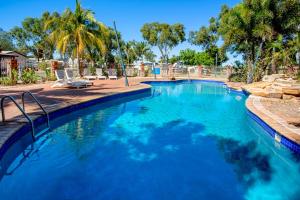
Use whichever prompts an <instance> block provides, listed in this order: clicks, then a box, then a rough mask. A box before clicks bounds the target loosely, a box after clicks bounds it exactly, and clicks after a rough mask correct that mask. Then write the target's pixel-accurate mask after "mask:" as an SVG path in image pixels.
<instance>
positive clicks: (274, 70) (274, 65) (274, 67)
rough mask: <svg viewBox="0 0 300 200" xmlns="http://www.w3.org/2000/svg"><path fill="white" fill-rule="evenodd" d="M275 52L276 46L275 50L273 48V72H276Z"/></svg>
mask: <svg viewBox="0 0 300 200" xmlns="http://www.w3.org/2000/svg"><path fill="white" fill-rule="evenodd" d="M274 54H275V48H274V47H273V50H272V74H276V63H275V58H274Z"/></svg>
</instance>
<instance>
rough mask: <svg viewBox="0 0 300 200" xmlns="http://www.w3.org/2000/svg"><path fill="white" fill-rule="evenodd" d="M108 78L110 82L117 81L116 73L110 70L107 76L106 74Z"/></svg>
mask: <svg viewBox="0 0 300 200" xmlns="http://www.w3.org/2000/svg"><path fill="white" fill-rule="evenodd" d="M108 78H109V79H110V80H112V79H114V80H117V79H118V77H117V72H116V70H113V69H110V70H109V74H108Z"/></svg>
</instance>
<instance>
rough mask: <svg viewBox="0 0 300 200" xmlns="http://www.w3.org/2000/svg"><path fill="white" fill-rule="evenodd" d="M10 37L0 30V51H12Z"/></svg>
mask: <svg viewBox="0 0 300 200" xmlns="http://www.w3.org/2000/svg"><path fill="white" fill-rule="evenodd" d="M14 48H15V47H14V44H13V41H12V37H11V35H10V34H9V33H8V32H5V31H4V30H3V29H1V28H0V49H1V50H14Z"/></svg>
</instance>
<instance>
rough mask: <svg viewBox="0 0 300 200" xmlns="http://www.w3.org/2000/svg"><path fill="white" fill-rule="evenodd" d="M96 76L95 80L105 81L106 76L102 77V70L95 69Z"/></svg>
mask: <svg viewBox="0 0 300 200" xmlns="http://www.w3.org/2000/svg"><path fill="white" fill-rule="evenodd" d="M96 74H97V78H98V79H99V80H101V79H103V80H106V76H104V75H103V70H102V69H100V68H97V69H96Z"/></svg>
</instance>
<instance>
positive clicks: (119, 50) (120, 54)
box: [114, 21, 129, 86]
mask: <svg viewBox="0 0 300 200" xmlns="http://www.w3.org/2000/svg"><path fill="white" fill-rule="evenodd" d="M114 29H115V34H116V40H117V44H118V53H119V56H120V59H121V66H122V70H123V75H124V77H125V86H129V83H128V79H127V74H126V70H125V65H124V61H123V57H122V53H121V48H120V43H119V37H118V32H117V27H116V22H115V21H114Z"/></svg>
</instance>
